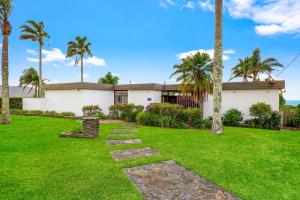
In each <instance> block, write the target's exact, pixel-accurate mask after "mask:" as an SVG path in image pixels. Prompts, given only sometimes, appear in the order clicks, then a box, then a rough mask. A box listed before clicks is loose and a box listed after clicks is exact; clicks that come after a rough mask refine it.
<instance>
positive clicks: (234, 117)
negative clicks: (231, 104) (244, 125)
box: [223, 108, 243, 126]
mask: <svg viewBox="0 0 300 200" xmlns="http://www.w3.org/2000/svg"><path fill="white" fill-rule="evenodd" d="M242 121H243V115H242V113H241V112H240V111H239V110H238V109H235V108H233V109H230V110H228V111H227V112H226V113H225V114H224V115H223V123H224V125H225V126H238V125H239V124H240V123H241V122H242Z"/></svg>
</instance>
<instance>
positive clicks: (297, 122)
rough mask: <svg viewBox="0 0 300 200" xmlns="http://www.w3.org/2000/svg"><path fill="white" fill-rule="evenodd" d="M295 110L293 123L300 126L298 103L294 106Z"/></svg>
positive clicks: (299, 106) (299, 107)
mask: <svg viewBox="0 0 300 200" xmlns="http://www.w3.org/2000/svg"><path fill="white" fill-rule="evenodd" d="M295 111H296V114H295V123H296V126H300V104H299V105H298V106H297V107H296V109H295Z"/></svg>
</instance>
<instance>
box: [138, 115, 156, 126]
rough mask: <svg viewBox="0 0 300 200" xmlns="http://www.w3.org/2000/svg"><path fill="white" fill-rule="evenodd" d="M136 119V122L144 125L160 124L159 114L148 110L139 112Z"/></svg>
mask: <svg viewBox="0 0 300 200" xmlns="http://www.w3.org/2000/svg"><path fill="white" fill-rule="evenodd" d="M136 120H137V122H138V123H140V124H142V125H145V126H158V127H159V126H161V121H160V116H159V115H155V114H152V113H149V112H140V113H139V114H138V115H137V117H136Z"/></svg>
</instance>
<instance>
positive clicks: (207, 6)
mask: <svg viewBox="0 0 300 200" xmlns="http://www.w3.org/2000/svg"><path fill="white" fill-rule="evenodd" d="M199 7H200V8H201V9H202V10H207V11H211V12H213V11H214V4H213V2H212V1H211V0H205V1H199Z"/></svg>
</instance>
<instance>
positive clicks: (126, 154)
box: [112, 147, 156, 161]
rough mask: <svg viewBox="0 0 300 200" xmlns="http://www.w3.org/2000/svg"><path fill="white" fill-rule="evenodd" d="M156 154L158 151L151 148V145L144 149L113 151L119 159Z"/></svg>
mask: <svg viewBox="0 0 300 200" xmlns="http://www.w3.org/2000/svg"><path fill="white" fill-rule="evenodd" d="M154 154H156V151H155V150H153V149H151V148H150V147H146V148H142V149H127V150H117V151H113V152H112V156H113V158H114V159H115V160H117V161H118V160H125V159H133V158H141V157H146V156H152V155H154Z"/></svg>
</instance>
